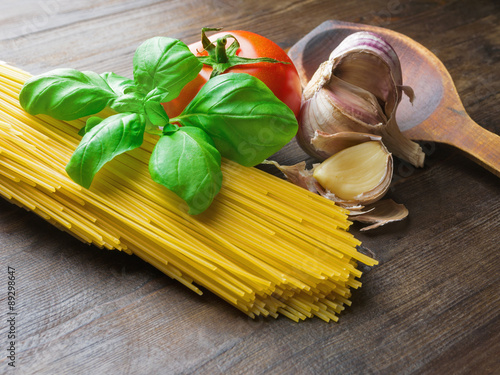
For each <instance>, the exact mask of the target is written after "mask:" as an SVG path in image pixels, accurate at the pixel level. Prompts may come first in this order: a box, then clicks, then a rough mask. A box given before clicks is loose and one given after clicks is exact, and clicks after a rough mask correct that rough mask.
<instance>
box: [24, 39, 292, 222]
mask: <svg viewBox="0 0 500 375" xmlns="http://www.w3.org/2000/svg"><path fill="white" fill-rule="evenodd" d="M133 65H134V69H133V71H134V79H133V80H132V79H129V78H125V77H121V76H119V75H117V74H114V73H103V74H97V73H93V72H80V71H78V70H75V69H56V70H53V71H51V72H48V73H46V74H42V75H39V76H35V77H33V78H31V79H29V80H28V81H27V82H26V83H25V85H24V86H23V88H22V90H21V92H20V95H19V101H20V103H21V105H22V107H23V108H24V109H25V110H26V111H27V112H29V113H30V114H33V115H37V114H46V115H50V116H52V117H54V118H56V119H60V120H65V121H69V120H75V119H78V118H81V117H87V116H90V117H88V118H87V120H86V125H85V126H84V127H83V128H82V129H81V130H80V132H79V134H80V135H82V139H81V141H80V144H79V145H78V147H77V148H76V150H75V152H74V153H73V155H72V157H71V159H70V160H69V162H68V164H67V166H66V172H67V173H68V175H69V176H70V177H71V178H72V179H73V180H74V181H75V182H77V183H78V184H80V185H81V186H83V187H85V188H89V187H90V185H91V183H92V181H93V179H94V176H95V175H96V173H97V172H98V171H99V170H100V168H101V167H102V166H103V165H104V164H106V163H107V162H108V161H110V160H112V159H113V158H114V157H115V156H118V155H120V154H122V153H124V152H127V151H130V150H133V149H134V148H137V147H139V146H140V145H141V144H142V142H143V138H144V133H145V132H149V133H153V134H157V135H160V138H159V140H158V142H157V144H156V145H155V148H154V150H153V153H152V155H151V158H150V162H149V170H150V173H151V176H152V178H153V180H154V181H155V182H157V183H160V184H162V185H164V186H166V187H167V188H168V189H170V190H171V191H173V192H174V193H176V194H177V195H179V196H180V197H181V198H182V199H183V200H184V201H186V202H187V204H188V206H189V213H190V214H199V213H201V212H203V211H204V210H206V209H207V208H208V207H209V206H210V204H211V203H212V201H213V199H214V197H215V196H216V195H217V193H218V192H219V190H220V188H221V185H222V172H221V157H225V158H228V159H231V160H233V161H236V162H238V163H240V164H242V165H245V166H253V165H256V164H258V163H260V162H262V161H263V160H264V159H266V158H267V157H269V156H270V155H271V154H273V153H274V152H276V151H277V150H279V149H280V148H281V147H283V146H284V145H285V144H286V143H288V142H289V141H290V140H291V139H292V138H293V137H294V135H295V133H296V132H297V127H298V125H297V120H296V118H295V116H294V114H293V112H292V111H291V110H290V109H289V108H288V107H287V106H286V105H285V104H284V103H283V102H281V101H280V100H279V99H278V98H276V96H275V95H274V94H273V93H272V91H271V90H270V89H269V88H268V87H267V86H266V85H265V84H264V83H262V82H261V81H260V80H258V79H257V78H255V77H252V76H250V75H247V74H236V73H229V74H223V75H217V76H215V77H214V78H211V79H210V80H209V81H208V83H207V84H205V86H203V88H202V89H201V90H200V92H199V93H198V94H197V95H196V97H195V98H194V99H193V101H192V102H191V103H190V104H189V105H188V106H187V107H186V108H185V110H184V111H183V112H182V113H181V114H180V115H179V116H177V117H176V118H173V119H169V118H168V116H167V114H166V112H165V111H164V109H163V106H162V103H165V102H167V101H170V100H173V99H175V98H176V97H177V96H178V95H179V93H180V92H181V90H182V88H183V87H184V86H185V85H186V84H187V83H188V82H190V81H191V80H193V79H194V78H195V77H196V76H197V75H198V73H199V72H200V70H201V68H202V63H201V62H200V60H199V59H198V58H197V57H196V56H195V55H194V54H193V53H191V52H190V51H189V48H188V47H187V46H186V45H185V44H184V43H182V42H181V41H179V40H176V39H171V38H165V37H156V38H152V39H149V40H147V41H146V42H144V43H143V44H142V45H141V46H139V48H138V49H137V50H136V52H135V55H134V60H133ZM106 107H108V108H111V109H113V110H114V111H115V112H117V113H116V114H115V115H112V116H109V117H107V118H105V119H102V118H100V117H98V116H92V115H95V114H97V113H99V112H101V111H102V110H103V109H105V108H106ZM179 125H180V126H179Z"/></svg>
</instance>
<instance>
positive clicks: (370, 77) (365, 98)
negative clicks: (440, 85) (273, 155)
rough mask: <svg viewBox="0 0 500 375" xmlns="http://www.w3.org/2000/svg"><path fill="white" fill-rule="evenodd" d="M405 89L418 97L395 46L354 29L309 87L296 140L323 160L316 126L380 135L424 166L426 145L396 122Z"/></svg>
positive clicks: (396, 151) (405, 156) (392, 149)
mask: <svg viewBox="0 0 500 375" xmlns="http://www.w3.org/2000/svg"><path fill="white" fill-rule="evenodd" d="M403 92H404V93H405V94H406V95H407V96H408V97H409V98H410V101H413V98H414V94H413V91H412V90H411V88H409V87H407V86H403V78H402V72H401V65H400V62H399V58H398V56H397V55H396V52H395V51H394V50H393V48H392V47H391V46H390V45H389V44H388V43H387V42H386V41H385V40H383V39H382V38H381V37H380V36H378V35H376V34H374V33H371V32H364V31H362V32H357V33H354V34H351V35H349V36H348V37H347V38H345V39H344V40H343V41H342V43H340V44H339V45H338V47H337V48H335V49H334V50H333V52H332V53H331V55H330V58H329V59H328V60H327V61H325V62H324V63H322V64H321V65H320V67H319V68H318V70H317V71H316V72H315V74H314V75H313V77H312V79H311V81H310V82H309V83H308V85H307V86H306V87H305V89H304V92H303V104H302V108H301V112H300V117H299V123H300V127H299V132H298V133H297V141H298V143H299V145H300V146H301V147H302V148H303V149H304V150H305V151H306V152H307V153H308V154H310V155H311V156H314V157H316V158H320V159H324V157H325V155H324V154H322V153H321V152H320V151H318V149H317V148H316V147H315V145H314V144H312V143H311V140H312V139H313V137H314V134H315V131H317V130H318V131H321V132H324V133H328V134H334V133H341V132H351V133H352V132H361V133H369V134H375V135H380V136H381V137H382V140H383V142H384V144H385V145H386V146H387V148H388V149H389V151H390V152H391V153H393V154H394V155H396V156H398V157H400V158H402V159H403V160H406V161H408V162H410V163H411V164H413V165H414V166H417V167H422V166H423V163H424V157H425V154H424V153H423V151H422V148H421V147H420V146H419V145H418V144H417V143H415V142H413V141H411V140H409V139H408V138H406V137H405V136H404V135H403V134H402V133H401V131H400V130H399V127H398V124H397V122H396V110H397V106H398V104H399V102H400V101H401V98H402V94H403Z"/></svg>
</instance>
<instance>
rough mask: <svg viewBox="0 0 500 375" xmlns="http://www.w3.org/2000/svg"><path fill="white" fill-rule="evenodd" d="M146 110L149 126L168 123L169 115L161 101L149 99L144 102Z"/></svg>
mask: <svg viewBox="0 0 500 375" xmlns="http://www.w3.org/2000/svg"><path fill="white" fill-rule="evenodd" d="M144 112H145V113H146V116H147V121H148V126H149V127H157V128H158V127H160V128H162V127H164V126H165V125H167V124H168V115H167V113H166V112H165V109H164V108H163V106H162V105H161V103H160V102H157V101H154V100H148V101H147V102H146V103H144Z"/></svg>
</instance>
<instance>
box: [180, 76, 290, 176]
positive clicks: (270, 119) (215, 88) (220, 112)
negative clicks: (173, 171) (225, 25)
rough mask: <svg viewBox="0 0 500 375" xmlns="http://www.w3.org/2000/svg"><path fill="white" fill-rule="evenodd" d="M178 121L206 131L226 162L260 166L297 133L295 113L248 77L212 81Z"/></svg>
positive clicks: (229, 77) (264, 86) (260, 83)
mask: <svg viewBox="0 0 500 375" xmlns="http://www.w3.org/2000/svg"><path fill="white" fill-rule="evenodd" d="M171 121H172V122H176V121H178V122H179V123H180V124H182V125H184V126H195V127H199V128H201V129H203V130H204V131H205V132H206V133H207V134H208V135H209V136H210V137H211V138H212V139H213V141H214V143H215V147H217V149H218V150H219V152H220V153H221V155H222V156H223V157H226V158H228V159H231V160H233V161H235V162H237V163H239V164H242V165H244V166H254V165H256V164H259V163H261V162H262V161H263V160H265V159H267V158H268V157H269V156H271V155H272V154H274V153H275V152H277V151H278V150H280V149H281V148H282V147H283V146H285V145H286V144H287V143H288V142H289V141H290V140H291V139H292V138H293V137H294V136H295V134H296V133H297V129H298V124H297V119H296V118H295V115H294V113H293V111H292V110H291V109H290V108H288V107H287V106H286V105H285V104H284V103H283V102H282V101H280V100H279V99H278V98H277V97H276V96H275V95H274V94H273V92H272V91H271V90H270V89H269V88H268V87H267V86H266V85H265V84H264V83H263V82H262V81H260V80H259V79H257V78H255V77H253V76H251V75H249V74H244V73H227V74H221V75H218V76H216V77H214V78H211V79H210V80H209V81H208V82H207V83H206V84H205V85H204V86H203V87H202V88H201V90H200V91H199V92H198V94H197V95H196V96H195V98H194V99H193V100H192V101H191V103H189V105H188V106H187V107H186V108H185V109H184V111H183V112H182V113H181V114H180V115H179V116H178V117H176V118H175V119H172V120H171Z"/></svg>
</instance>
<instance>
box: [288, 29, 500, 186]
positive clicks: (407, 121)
mask: <svg viewBox="0 0 500 375" xmlns="http://www.w3.org/2000/svg"><path fill="white" fill-rule="evenodd" d="M358 31H370V32H374V33H377V34H378V35H380V36H382V37H383V38H384V39H385V40H387V42H389V44H391V46H392V47H393V48H394V50H395V51H396V53H397V54H398V57H399V59H400V61H401V69H402V72H403V84H404V85H408V86H411V87H412V88H413V90H414V92H415V100H414V101H413V104H411V103H410V102H409V100H408V99H407V98H405V97H404V98H403V100H402V101H401V103H400V105H399V106H398V109H397V113H396V119H397V122H398V125H399V127H400V128H401V130H402V131H403V133H404V134H406V135H407V136H408V137H409V138H411V139H413V140H420V141H430V142H441V143H446V144H449V145H452V146H454V147H457V148H459V149H460V150H462V151H464V152H466V153H467V154H468V156H470V157H471V158H472V159H473V160H475V161H476V162H477V163H479V164H480V165H482V166H483V167H485V168H487V169H488V170H490V171H491V172H493V173H494V174H496V175H497V176H499V177H500V136H498V135H497V134H494V133H492V132H489V131H487V130H486V129H484V128H482V127H481V126H479V125H478V124H477V123H475V122H474V121H473V120H472V119H471V118H470V117H469V115H468V114H467V112H466V111H465V109H464V107H463V105H462V102H461V100H460V97H459V95H458V92H457V90H456V88H455V85H454V84H453V80H452V78H451V76H450V74H449V73H448V71H447V70H446V68H445V66H444V65H443V63H442V62H441V61H440V60H439V59H438V58H437V57H436V56H435V55H434V54H433V53H432V52H430V51H429V50H428V49H426V48H425V47H423V46H422V45H421V44H419V43H417V42H416V41H414V40H413V39H411V38H409V37H407V36H405V35H403V34H400V33H397V32H395V31H392V30H389V29H385V28H382V27H377V26H369V25H361V24H355V23H347V22H341V21H326V22H324V23H322V24H321V25H319V26H318V27H316V28H315V29H314V30H312V31H311V32H310V33H309V34H307V35H306V36H305V37H304V38H302V39H301V40H300V41H298V42H297V43H296V44H295V45H294V46H293V47H292V48H291V49H290V51H289V53H288V54H289V56H290V58H291V59H292V61H293V62H294V64H295V66H296V68H297V70H298V73H299V76H300V80H301V83H302V87H305V86H306V84H307V83H308V82H309V80H310V79H311V78H312V76H313V74H314V72H315V71H316V70H317V69H318V67H319V65H320V64H321V63H322V62H324V61H326V60H328V57H329V55H330V53H331V52H332V51H333V49H334V48H335V47H337V45H338V44H340V42H341V41H342V40H344V39H345V37H347V36H348V35H350V34H352V33H355V32H358Z"/></svg>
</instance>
